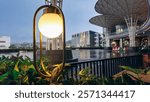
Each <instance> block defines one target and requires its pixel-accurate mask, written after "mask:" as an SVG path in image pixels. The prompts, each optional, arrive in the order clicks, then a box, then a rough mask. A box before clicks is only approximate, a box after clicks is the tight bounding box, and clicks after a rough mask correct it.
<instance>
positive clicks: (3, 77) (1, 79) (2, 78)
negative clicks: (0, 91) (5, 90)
mask: <svg viewBox="0 0 150 102" xmlns="http://www.w3.org/2000/svg"><path fill="white" fill-rule="evenodd" d="M8 73H9V72H6V73H5V74H3V75H0V82H2V81H4V80H5V79H6V78H7V77H8Z"/></svg>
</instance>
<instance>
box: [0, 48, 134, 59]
mask: <svg viewBox="0 0 150 102" xmlns="http://www.w3.org/2000/svg"><path fill="white" fill-rule="evenodd" d="M134 54H136V53H134V52H124V51H122V52H119V51H114V52H111V51H108V50H102V49H76V50H72V55H73V59H78V60H79V61H87V60H97V59H106V58H115V57H123V56H129V55H134ZM3 55H4V56H12V55H13V56H16V55H17V52H15V53H0V57H1V56H3ZM19 55H21V56H23V57H24V58H25V56H28V57H29V58H30V59H31V60H33V52H27V51H20V52H19Z"/></svg>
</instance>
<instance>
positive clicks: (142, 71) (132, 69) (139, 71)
mask: <svg viewBox="0 0 150 102" xmlns="http://www.w3.org/2000/svg"><path fill="white" fill-rule="evenodd" d="M120 68H122V69H124V70H128V71H131V72H133V73H135V74H141V73H144V70H142V69H136V68H131V67H129V66H120Z"/></svg>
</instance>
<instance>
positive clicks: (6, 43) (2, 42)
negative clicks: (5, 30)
mask: <svg viewBox="0 0 150 102" xmlns="http://www.w3.org/2000/svg"><path fill="white" fill-rule="evenodd" d="M9 47H10V37H9V36H0V49H9Z"/></svg>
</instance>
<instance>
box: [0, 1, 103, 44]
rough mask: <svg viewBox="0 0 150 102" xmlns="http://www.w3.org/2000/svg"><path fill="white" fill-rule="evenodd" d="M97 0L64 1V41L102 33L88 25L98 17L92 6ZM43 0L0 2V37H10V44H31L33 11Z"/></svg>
mask: <svg viewBox="0 0 150 102" xmlns="http://www.w3.org/2000/svg"><path fill="white" fill-rule="evenodd" d="M96 2H97V0H64V1H63V12H64V15H65V19H66V39H67V40H70V39H71V35H72V34H75V33H79V32H83V31H87V30H93V31H96V32H102V31H101V28H100V27H98V26H95V25H92V24H90V23H89V19H90V18H92V17H94V16H96V15H99V14H98V13H96V11H95V9H94V6H95V4H96ZM44 3H45V2H44V0H9V1H8V0H0V4H1V6H0V12H1V14H0V36H5V35H6V36H10V37H11V42H12V43H16V42H17V43H19V42H32V22H33V15H34V12H35V10H36V9H37V8H38V7H39V6H41V5H43V4H44Z"/></svg>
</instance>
